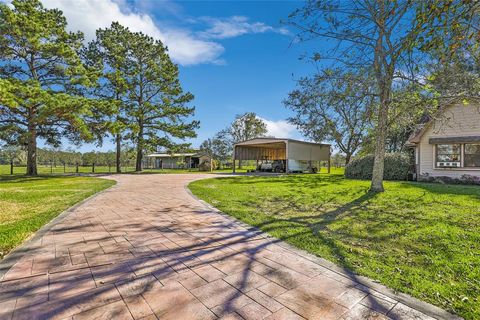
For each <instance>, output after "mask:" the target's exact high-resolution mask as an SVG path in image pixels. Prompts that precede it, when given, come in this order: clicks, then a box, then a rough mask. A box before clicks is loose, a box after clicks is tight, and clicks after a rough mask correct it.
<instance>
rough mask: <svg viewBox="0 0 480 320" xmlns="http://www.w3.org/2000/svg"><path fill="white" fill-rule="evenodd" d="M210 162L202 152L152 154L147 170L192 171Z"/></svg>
mask: <svg viewBox="0 0 480 320" xmlns="http://www.w3.org/2000/svg"><path fill="white" fill-rule="evenodd" d="M205 161H210V157H209V156H208V155H206V154H204V153H201V152H187V153H167V152H164V153H152V154H149V155H147V163H146V166H145V167H146V168H151V169H191V168H198V166H199V165H200V164H201V163H203V162H205Z"/></svg>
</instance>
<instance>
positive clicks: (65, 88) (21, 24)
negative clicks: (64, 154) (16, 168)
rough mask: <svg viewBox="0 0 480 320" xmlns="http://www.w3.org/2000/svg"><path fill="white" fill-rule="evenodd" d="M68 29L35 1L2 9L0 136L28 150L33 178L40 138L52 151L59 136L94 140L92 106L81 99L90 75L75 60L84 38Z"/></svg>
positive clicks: (58, 13)
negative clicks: (90, 120) (51, 147)
mask: <svg viewBox="0 0 480 320" xmlns="http://www.w3.org/2000/svg"><path fill="white" fill-rule="evenodd" d="M66 26H67V21H66V19H65V17H64V16H63V15H62V12H61V11H60V10H58V9H52V10H51V9H45V8H44V7H43V6H42V4H41V3H40V1H38V0H14V1H13V2H12V7H10V6H8V5H6V4H0V88H1V89H0V90H1V92H0V93H1V94H0V132H2V137H3V138H4V139H6V140H13V142H15V143H17V144H19V145H24V146H26V149H27V174H28V175H36V174H37V166H36V151H37V139H38V138H43V139H45V140H46V142H47V143H49V144H52V145H59V144H60V141H61V137H62V136H67V137H73V136H77V137H81V138H83V139H91V138H92V133H91V132H90V130H89V126H88V123H87V121H86V118H88V117H89V116H91V115H92V113H91V109H90V108H91V101H89V99H86V98H84V97H82V96H80V95H79V93H80V91H81V89H80V88H81V87H83V86H84V85H89V84H90V83H91V76H92V75H94V70H88V69H87V68H86V67H85V66H84V65H83V64H82V61H81V59H80V56H79V54H78V52H79V51H80V49H81V48H82V41H83V34H82V33H81V32H77V33H71V32H67V31H66ZM9 142H12V141H9Z"/></svg>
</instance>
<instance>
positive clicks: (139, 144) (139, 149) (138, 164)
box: [135, 126, 143, 171]
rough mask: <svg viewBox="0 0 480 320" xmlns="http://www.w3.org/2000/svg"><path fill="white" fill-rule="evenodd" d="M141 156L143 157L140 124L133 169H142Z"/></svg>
mask: <svg viewBox="0 0 480 320" xmlns="http://www.w3.org/2000/svg"><path fill="white" fill-rule="evenodd" d="M142 158H143V129H142V127H141V126H140V132H139V133H138V139H137V161H136V163H135V171H142Z"/></svg>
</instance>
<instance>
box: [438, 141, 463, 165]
mask: <svg viewBox="0 0 480 320" xmlns="http://www.w3.org/2000/svg"><path fill="white" fill-rule="evenodd" d="M436 149H437V156H436V164H437V167H454V166H460V158H461V145H460V144H437V148H436Z"/></svg>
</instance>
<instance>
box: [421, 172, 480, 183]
mask: <svg viewBox="0 0 480 320" xmlns="http://www.w3.org/2000/svg"><path fill="white" fill-rule="evenodd" d="M418 181H421V182H433V183H440V184H470V185H480V177H477V176H472V175H469V174H464V175H462V176H461V177H460V178H454V177H448V176H431V175H429V174H428V173H425V174H421V175H419V176H418Z"/></svg>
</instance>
